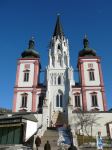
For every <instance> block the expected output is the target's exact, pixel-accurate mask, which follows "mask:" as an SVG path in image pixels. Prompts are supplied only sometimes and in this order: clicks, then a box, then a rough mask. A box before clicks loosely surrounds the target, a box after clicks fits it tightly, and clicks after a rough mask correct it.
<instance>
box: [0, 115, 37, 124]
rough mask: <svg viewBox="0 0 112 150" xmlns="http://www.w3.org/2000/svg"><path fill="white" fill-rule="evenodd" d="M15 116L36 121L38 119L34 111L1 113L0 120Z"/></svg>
mask: <svg viewBox="0 0 112 150" xmlns="http://www.w3.org/2000/svg"><path fill="white" fill-rule="evenodd" d="M15 118H22V119H27V120H31V121H34V122H37V121H38V120H37V118H36V117H35V116H34V114H33V113H0V120H3V119H5V120H6V119H15Z"/></svg>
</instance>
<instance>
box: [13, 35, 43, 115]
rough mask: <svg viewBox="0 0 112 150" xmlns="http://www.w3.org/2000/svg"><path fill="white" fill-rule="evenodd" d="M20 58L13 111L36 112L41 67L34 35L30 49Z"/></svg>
mask: <svg viewBox="0 0 112 150" xmlns="http://www.w3.org/2000/svg"><path fill="white" fill-rule="evenodd" d="M21 56H22V58H18V59H17V60H18V66H17V74H16V83H15V86H14V99H13V108H12V112H18V111H20V112H22V111H24V112H35V111H36V109H37V108H36V98H37V97H36V93H37V85H38V83H39V73H40V69H41V64H40V59H39V53H38V52H36V51H35V50H34V40H33V36H32V38H31V40H29V49H27V50H25V51H24V52H23V53H22V54H21Z"/></svg>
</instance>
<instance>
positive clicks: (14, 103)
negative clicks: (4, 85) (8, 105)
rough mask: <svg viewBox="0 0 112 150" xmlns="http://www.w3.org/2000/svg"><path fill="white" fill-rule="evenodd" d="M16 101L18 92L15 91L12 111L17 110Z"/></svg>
mask: <svg viewBox="0 0 112 150" xmlns="http://www.w3.org/2000/svg"><path fill="white" fill-rule="evenodd" d="M16 103H17V92H16V91H14V98H13V108H12V112H16Z"/></svg>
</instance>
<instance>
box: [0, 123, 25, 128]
mask: <svg viewBox="0 0 112 150" xmlns="http://www.w3.org/2000/svg"><path fill="white" fill-rule="evenodd" d="M21 124H23V123H17V124H5V125H0V127H13V126H21Z"/></svg>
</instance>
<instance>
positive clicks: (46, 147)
mask: <svg viewBox="0 0 112 150" xmlns="http://www.w3.org/2000/svg"><path fill="white" fill-rule="evenodd" d="M44 150H51V145H50V144H49V141H47V143H46V144H45V145H44Z"/></svg>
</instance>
